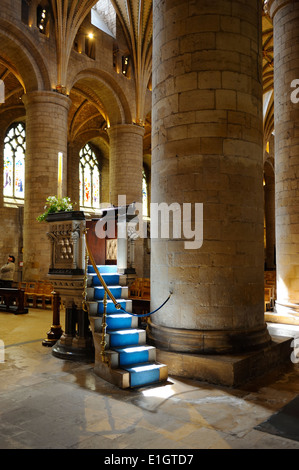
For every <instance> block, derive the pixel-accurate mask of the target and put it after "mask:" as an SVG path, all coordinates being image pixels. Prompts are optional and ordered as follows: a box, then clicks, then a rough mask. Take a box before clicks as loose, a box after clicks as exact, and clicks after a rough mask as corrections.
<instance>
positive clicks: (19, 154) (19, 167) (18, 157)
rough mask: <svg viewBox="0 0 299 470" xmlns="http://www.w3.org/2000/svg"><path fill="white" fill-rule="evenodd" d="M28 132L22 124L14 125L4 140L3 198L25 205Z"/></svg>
mask: <svg viewBox="0 0 299 470" xmlns="http://www.w3.org/2000/svg"><path fill="white" fill-rule="evenodd" d="M25 151H26V132H25V125H24V124H23V123H22V122H18V123H14V124H12V125H11V126H10V127H9V129H8V131H7V133H6V136H5V139H4V165H3V196H4V197H5V198H6V200H8V199H10V200H14V202H17V203H19V204H23V203H24V194H25V192H24V191H25V188H24V185H25Z"/></svg>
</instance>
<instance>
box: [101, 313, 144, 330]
mask: <svg viewBox="0 0 299 470" xmlns="http://www.w3.org/2000/svg"><path fill="white" fill-rule="evenodd" d="M115 316H117V314H115V315H110V316H108V317H107V318H106V323H107V328H108V329H109V330H116V329H121V328H124V329H128V328H138V318H137V317H133V316H131V317H129V318H120V319H116V318H114V317H115ZM93 324H94V331H96V332H99V333H102V317H93Z"/></svg>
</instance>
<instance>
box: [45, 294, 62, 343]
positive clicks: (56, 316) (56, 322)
mask: <svg viewBox="0 0 299 470" xmlns="http://www.w3.org/2000/svg"><path fill="white" fill-rule="evenodd" d="M52 294H53V324H52V326H51V328H50V330H49V331H48V333H47V338H46V339H44V340H43V342H42V345H43V346H50V347H51V346H53V345H54V344H55V343H56V341H58V340H59V339H60V337H61V335H62V333H63V331H62V328H61V325H60V296H59V294H58V293H57V292H52Z"/></svg>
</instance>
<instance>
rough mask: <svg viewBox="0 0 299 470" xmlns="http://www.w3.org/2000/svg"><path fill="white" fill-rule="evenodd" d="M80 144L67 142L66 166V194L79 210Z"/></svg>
mask: <svg viewBox="0 0 299 470" xmlns="http://www.w3.org/2000/svg"><path fill="white" fill-rule="evenodd" d="M81 147H82V145H81V144H80V143H78V142H70V143H69V144H68V159H67V163H68V168H67V174H68V179H67V195H68V196H69V197H70V198H71V201H72V202H73V203H76V205H74V209H75V210H77V211H78V210H80V198H79V162H80V156H79V152H80V150H81Z"/></svg>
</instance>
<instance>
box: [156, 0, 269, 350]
mask: <svg viewBox="0 0 299 470" xmlns="http://www.w3.org/2000/svg"><path fill="white" fill-rule="evenodd" d="M260 8H261V2H256V1H255V0H250V1H248V2H246V5H245V3H244V2H243V3H242V4H241V3H240V2H239V1H236V0H231V1H229V0H227V1H222V0H221V1H220V0H218V1H215V2H214V1H213V2H207V1H205V0H198V1H196V2H194V1H191V0H189V1H188V0H180V1H176V2H175V3H174V4H173V3H172V2H161V1H154V21H153V23H154V31H153V57H154V64H153V110H152V190H151V191H152V202H154V203H162V202H166V203H167V204H168V205H170V204H172V203H179V204H180V207H181V209H182V205H183V203H189V204H191V205H193V206H192V208H193V209H192V210H193V211H194V204H195V203H203V245H202V247H201V248H194V249H186V247H185V241H186V239H184V238H178V237H175V236H173V237H171V236H170V237H169V238H168V239H166V238H162V237H160V238H157V239H155V240H153V239H152V264H151V299H152V304H151V310H153V309H155V308H157V307H158V306H159V305H160V304H161V303H162V302H163V301H164V300H165V298H167V295H168V292H169V290H170V289H173V296H172V298H171V301H170V302H168V304H166V306H165V307H164V308H163V309H162V310H160V311H159V312H158V313H156V314H155V315H154V316H153V318H152V317H151V319H152V320H151V324H150V328H149V334H150V337H151V338H152V340H153V341H154V342H155V344H156V345H157V347H158V348H161V349H167V350H169V351H176V352H177V351H181V352H188V353H200V354H201V353H213V354H214V353H228V352H236V351H241V350H250V349H251V348H256V347H262V346H264V345H265V344H268V343H269V340H270V337H269V335H268V332H267V329H266V326H265V322H264V308H263V268H264V266H263V264H264V263H263V261H264V256H263V248H264V246H263V217H264V214H263V212H264V211H263V184H262V181H263V135H262V80H261V9H260ZM170 71H172V73H170ZM182 210H183V209H182ZM197 222H198V223H200V221H197ZM192 223H193V226H192V227H193V228H194V224H196V220H194V216H193V220H192Z"/></svg>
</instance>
